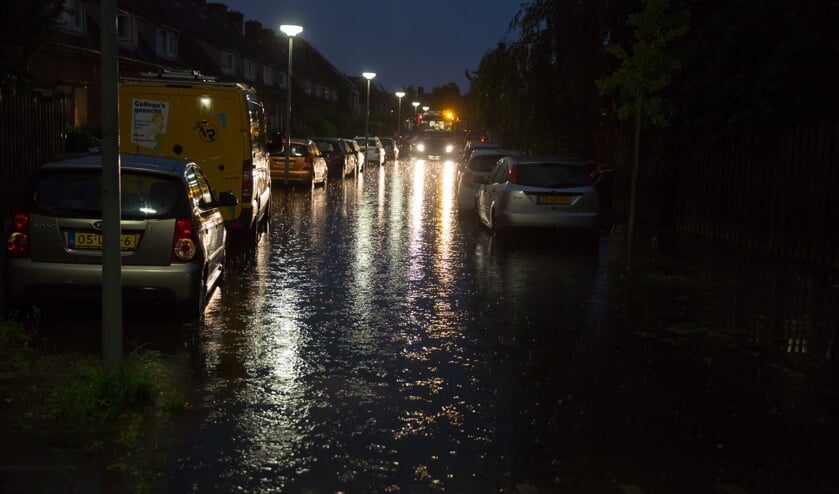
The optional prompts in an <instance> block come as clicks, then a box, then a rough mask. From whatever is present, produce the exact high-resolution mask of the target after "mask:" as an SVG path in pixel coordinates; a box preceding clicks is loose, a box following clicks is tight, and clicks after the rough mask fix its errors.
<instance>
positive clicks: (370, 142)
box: [353, 136, 385, 166]
mask: <svg viewBox="0 0 839 494" xmlns="http://www.w3.org/2000/svg"><path fill="white" fill-rule="evenodd" d="M353 139H355V142H357V143H358V145H359V146H361V149H362V150H365V151H366V153H365V157H364V164H365V165H367V166H374V165H378V166H382V165H384V164H385V147H384V145H383V144H382V141H381V139H379V138H378V137H374V136H370V137H367V138H365V137H364V136H355V137H354V138H353ZM365 139H366V142H367V145H366V146H365V144H364V143H365Z"/></svg>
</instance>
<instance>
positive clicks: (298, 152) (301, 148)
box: [291, 143, 309, 156]
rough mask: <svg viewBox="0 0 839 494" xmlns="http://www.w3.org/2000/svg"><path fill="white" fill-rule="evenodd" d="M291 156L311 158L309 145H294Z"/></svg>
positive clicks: (292, 145)
mask: <svg viewBox="0 0 839 494" xmlns="http://www.w3.org/2000/svg"><path fill="white" fill-rule="evenodd" d="M291 156H309V145H308V144H294V143H292V144H291Z"/></svg>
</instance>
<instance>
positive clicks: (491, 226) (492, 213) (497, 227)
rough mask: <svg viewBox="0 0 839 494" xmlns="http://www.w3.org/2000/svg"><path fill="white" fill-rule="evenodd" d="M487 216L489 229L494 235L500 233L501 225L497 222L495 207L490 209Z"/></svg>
mask: <svg viewBox="0 0 839 494" xmlns="http://www.w3.org/2000/svg"><path fill="white" fill-rule="evenodd" d="M489 218H490V221H489V229H490V230H492V233H493V234H494V235H499V234H500V233H501V225H499V224H498V213H496V212H495V207H493V208H492V209H491V210H490V213H489Z"/></svg>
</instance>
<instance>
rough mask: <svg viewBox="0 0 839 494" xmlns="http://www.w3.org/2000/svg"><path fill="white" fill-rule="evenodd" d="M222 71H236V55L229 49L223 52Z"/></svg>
mask: <svg viewBox="0 0 839 494" xmlns="http://www.w3.org/2000/svg"><path fill="white" fill-rule="evenodd" d="M221 71H222V72H224V73H225V74H233V73H235V72H236V55H234V54H233V53H231V52H229V51H223V52H221Z"/></svg>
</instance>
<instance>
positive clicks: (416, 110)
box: [411, 101, 420, 127]
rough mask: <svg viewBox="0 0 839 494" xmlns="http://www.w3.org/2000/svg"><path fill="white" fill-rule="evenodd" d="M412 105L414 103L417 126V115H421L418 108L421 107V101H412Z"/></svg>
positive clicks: (415, 124)
mask: <svg viewBox="0 0 839 494" xmlns="http://www.w3.org/2000/svg"><path fill="white" fill-rule="evenodd" d="M411 105H413V107H414V127H416V126H417V116H418V115H419V113H418V111H419V110H418V108H419V105H420V102H419V101H414V102H413V103H411Z"/></svg>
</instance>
